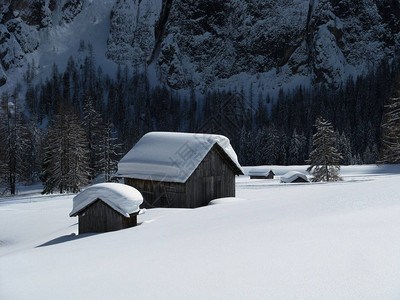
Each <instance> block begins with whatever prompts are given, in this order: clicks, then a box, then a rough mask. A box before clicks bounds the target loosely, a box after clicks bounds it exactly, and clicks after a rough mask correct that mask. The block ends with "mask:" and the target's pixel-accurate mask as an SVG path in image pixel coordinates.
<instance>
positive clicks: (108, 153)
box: [97, 121, 121, 182]
mask: <svg viewBox="0 0 400 300" xmlns="http://www.w3.org/2000/svg"><path fill="white" fill-rule="evenodd" d="M116 141H117V138H116V133H115V131H114V125H113V124H112V123H111V122H110V121H108V122H107V124H106V125H105V127H104V129H103V133H102V136H101V143H100V145H99V155H100V159H99V161H98V164H97V167H98V168H99V170H101V171H102V173H103V176H104V180H105V181H106V182H107V181H110V180H111V177H112V174H114V173H115V172H116V171H117V165H118V159H119V158H120V156H121V153H120V149H121V145H120V144H118V143H117V142H116Z"/></svg>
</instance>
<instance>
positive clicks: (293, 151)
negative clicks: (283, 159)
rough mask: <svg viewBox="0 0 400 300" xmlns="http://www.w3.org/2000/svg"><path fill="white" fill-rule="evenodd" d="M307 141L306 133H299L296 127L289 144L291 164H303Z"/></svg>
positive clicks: (289, 162)
mask: <svg viewBox="0 0 400 300" xmlns="http://www.w3.org/2000/svg"><path fill="white" fill-rule="evenodd" d="M306 141H307V140H306V138H305V136H304V135H302V134H298V133H297V131H296V129H295V130H294V131H293V134H292V137H291V139H290V145H289V158H288V164H289V165H296V164H302V163H303V162H304V153H305V146H306Z"/></svg>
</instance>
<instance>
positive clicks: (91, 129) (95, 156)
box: [83, 97, 103, 180]
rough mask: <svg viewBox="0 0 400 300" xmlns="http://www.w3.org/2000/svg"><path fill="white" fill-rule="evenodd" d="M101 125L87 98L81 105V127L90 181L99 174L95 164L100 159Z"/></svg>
mask: <svg viewBox="0 0 400 300" xmlns="http://www.w3.org/2000/svg"><path fill="white" fill-rule="evenodd" d="M102 123H103V120H102V118H101V115H100V114H99V113H98V112H97V111H96V109H95V106H94V102H93V99H92V98H91V97H87V98H86V100H85V103H84V105H83V126H84V128H85V131H86V137H87V141H88V149H89V167H90V177H91V178H90V179H91V180H92V179H94V178H95V177H96V176H97V175H98V174H99V172H98V171H97V170H96V163H97V161H98V160H99V159H100V157H99V155H100V153H99V152H100V149H99V147H100V143H101V142H102V141H101V139H102V138H101V135H102Z"/></svg>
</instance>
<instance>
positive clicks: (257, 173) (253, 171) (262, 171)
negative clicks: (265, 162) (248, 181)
mask: <svg viewBox="0 0 400 300" xmlns="http://www.w3.org/2000/svg"><path fill="white" fill-rule="evenodd" d="M270 172H272V173H274V171H272V170H269V169H268V170H267V169H259V168H257V169H251V170H250V171H249V173H248V174H249V176H267V175H268V174H269V173H270Z"/></svg>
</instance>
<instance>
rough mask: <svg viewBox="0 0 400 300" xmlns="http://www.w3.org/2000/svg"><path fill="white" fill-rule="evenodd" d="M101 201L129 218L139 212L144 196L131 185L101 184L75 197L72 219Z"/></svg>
mask: <svg viewBox="0 0 400 300" xmlns="http://www.w3.org/2000/svg"><path fill="white" fill-rule="evenodd" d="M99 199H101V200H102V201H103V202H105V203H106V204H108V205H109V206H110V207H112V208H113V209H115V210H116V211H118V212H119V213H120V214H122V215H123V216H125V217H127V218H129V216H130V215H131V214H133V213H135V212H139V210H140V208H139V206H140V204H142V203H143V197H142V194H141V193H140V192H139V191H138V190H137V189H135V188H133V187H131V186H129V185H125V184H121V183H99V184H95V185H92V186H90V187H88V188H87V189H85V190H84V191H83V192H81V193H79V194H78V195H76V196H75V197H74V199H73V208H72V211H71V213H70V214H69V215H70V217H74V216H76V215H78V214H79V212H80V211H82V210H83V209H85V208H86V207H88V206H89V205H90V204H92V203H93V202H96V201H97V200H99Z"/></svg>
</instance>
